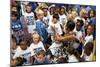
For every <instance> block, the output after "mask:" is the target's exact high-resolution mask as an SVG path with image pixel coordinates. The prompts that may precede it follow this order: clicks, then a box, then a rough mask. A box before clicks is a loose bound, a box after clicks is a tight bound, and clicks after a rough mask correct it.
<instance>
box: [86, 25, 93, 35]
mask: <svg viewBox="0 0 100 67" xmlns="http://www.w3.org/2000/svg"><path fill="white" fill-rule="evenodd" d="M93 30H94V29H93V27H91V26H88V27H87V35H91V34H92V33H93Z"/></svg>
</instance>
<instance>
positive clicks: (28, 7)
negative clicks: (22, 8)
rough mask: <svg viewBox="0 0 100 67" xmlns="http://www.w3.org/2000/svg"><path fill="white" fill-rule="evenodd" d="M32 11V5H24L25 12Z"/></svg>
mask: <svg viewBox="0 0 100 67" xmlns="http://www.w3.org/2000/svg"><path fill="white" fill-rule="evenodd" d="M31 11H32V6H31V4H28V5H26V12H27V13H30V12H31Z"/></svg>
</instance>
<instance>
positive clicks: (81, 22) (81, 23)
mask: <svg viewBox="0 0 100 67" xmlns="http://www.w3.org/2000/svg"><path fill="white" fill-rule="evenodd" d="M77 21H78V22H80V27H82V26H83V25H84V22H83V20H82V19H81V20H80V19H77Z"/></svg>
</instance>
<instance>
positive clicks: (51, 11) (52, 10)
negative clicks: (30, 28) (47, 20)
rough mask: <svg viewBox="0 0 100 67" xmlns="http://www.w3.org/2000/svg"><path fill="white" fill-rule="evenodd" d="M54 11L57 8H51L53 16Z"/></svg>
mask: <svg viewBox="0 0 100 67" xmlns="http://www.w3.org/2000/svg"><path fill="white" fill-rule="evenodd" d="M54 9H55V8H53V7H52V8H50V14H51V15H52V14H53V13H54Z"/></svg>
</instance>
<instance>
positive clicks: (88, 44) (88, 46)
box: [84, 42, 93, 51]
mask: <svg viewBox="0 0 100 67" xmlns="http://www.w3.org/2000/svg"><path fill="white" fill-rule="evenodd" d="M84 49H88V50H90V51H93V43H92V42H88V43H87V44H86V45H85V47H84Z"/></svg>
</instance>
